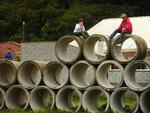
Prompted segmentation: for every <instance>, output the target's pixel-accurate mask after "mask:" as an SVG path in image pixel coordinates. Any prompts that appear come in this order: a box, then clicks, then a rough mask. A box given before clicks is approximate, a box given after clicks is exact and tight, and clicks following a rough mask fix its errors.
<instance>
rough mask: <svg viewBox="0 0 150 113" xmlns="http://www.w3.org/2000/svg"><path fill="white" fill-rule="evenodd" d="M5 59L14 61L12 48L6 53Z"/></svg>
mask: <svg viewBox="0 0 150 113" xmlns="http://www.w3.org/2000/svg"><path fill="white" fill-rule="evenodd" d="M4 59H6V60H13V54H12V52H11V48H8V50H7V52H6V53H5V56H4Z"/></svg>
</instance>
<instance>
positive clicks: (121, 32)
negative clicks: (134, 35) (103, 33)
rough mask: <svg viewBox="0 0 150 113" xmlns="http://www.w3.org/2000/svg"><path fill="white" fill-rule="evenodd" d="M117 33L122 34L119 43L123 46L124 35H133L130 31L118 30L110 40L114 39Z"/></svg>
mask: <svg viewBox="0 0 150 113" xmlns="http://www.w3.org/2000/svg"><path fill="white" fill-rule="evenodd" d="M117 33H120V38H119V43H121V45H122V44H123V38H124V35H125V34H131V32H130V31H125V30H119V29H116V30H115V31H114V32H113V33H112V34H111V35H110V36H109V39H110V40H111V39H113V37H114V36H115V35H116V34H117Z"/></svg>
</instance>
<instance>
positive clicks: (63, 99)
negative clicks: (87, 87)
mask: <svg viewBox="0 0 150 113" xmlns="http://www.w3.org/2000/svg"><path fill="white" fill-rule="evenodd" d="M81 96H82V94H81V92H80V91H79V90H78V89H77V88H76V87H74V86H71V85H67V86H64V87H63V88H61V89H60V90H59V91H58V93H57V95H56V107H57V108H58V109H60V110H65V111H75V112H78V111H79V109H80V107H81Z"/></svg>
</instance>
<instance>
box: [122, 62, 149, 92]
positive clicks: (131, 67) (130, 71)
mask: <svg viewBox="0 0 150 113" xmlns="http://www.w3.org/2000/svg"><path fill="white" fill-rule="evenodd" d="M140 64H143V65H145V66H147V67H148V68H149V69H150V62H149V61H146V60H135V61H132V62H130V63H129V64H128V65H127V66H126V67H125V71H124V81H125V83H126V85H127V86H128V87H129V88H131V89H133V90H135V91H143V90H145V89H147V88H148V87H150V83H147V84H145V85H142V84H140V83H138V82H137V81H136V78H135V72H136V69H138V68H139V65H140Z"/></svg>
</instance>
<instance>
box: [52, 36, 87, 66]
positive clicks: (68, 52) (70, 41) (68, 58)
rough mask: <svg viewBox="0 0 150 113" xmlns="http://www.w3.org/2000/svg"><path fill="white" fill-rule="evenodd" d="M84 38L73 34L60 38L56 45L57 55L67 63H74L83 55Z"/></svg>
mask: <svg viewBox="0 0 150 113" xmlns="http://www.w3.org/2000/svg"><path fill="white" fill-rule="evenodd" d="M84 41H85V40H84V39H83V38H81V37H76V36H73V35H66V36H63V37H62V38H60V39H59V40H58V41H57V42H56V45H55V54H56V57H57V58H58V59H59V60H60V61H61V62H63V63H65V64H68V65H70V64H74V63H75V62H76V61H77V60H79V59H81V57H82V46H83V43H84Z"/></svg>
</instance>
